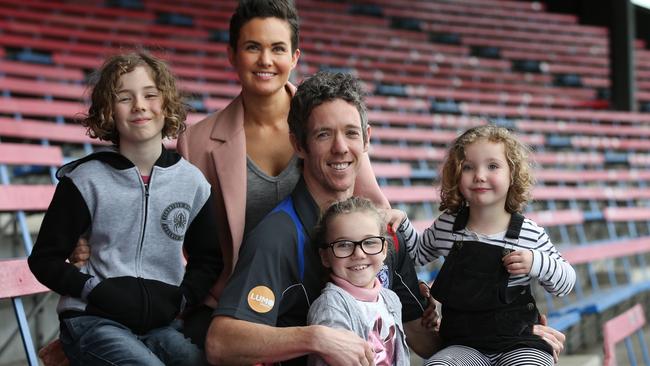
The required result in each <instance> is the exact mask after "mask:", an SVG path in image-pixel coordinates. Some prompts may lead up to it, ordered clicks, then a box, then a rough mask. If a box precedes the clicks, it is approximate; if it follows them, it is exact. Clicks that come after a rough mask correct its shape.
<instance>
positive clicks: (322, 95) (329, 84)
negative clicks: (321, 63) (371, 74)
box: [288, 71, 368, 151]
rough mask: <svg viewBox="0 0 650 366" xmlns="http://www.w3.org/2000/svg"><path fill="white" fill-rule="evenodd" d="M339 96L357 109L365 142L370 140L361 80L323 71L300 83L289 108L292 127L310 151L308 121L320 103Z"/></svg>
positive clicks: (343, 74) (344, 74)
mask: <svg viewBox="0 0 650 366" xmlns="http://www.w3.org/2000/svg"><path fill="white" fill-rule="evenodd" d="M336 99H342V100H344V101H346V102H348V103H350V104H352V105H353V106H354V107H355V108H356V109H357V111H358V112H359V117H360V119H361V130H362V132H363V141H364V143H367V142H368V112H367V110H366V103H365V101H364V92H363V88H362V87H361V82H359V80H358V79H357V78H355V77H354V76H352V75H350V74H346V73H340V72H336V73H333V72H327V71H319V72H317V73H316V74H314V75H313V76H311V77H310V78H308V79H306V80H304V81H303V82H302V83H301V84H300V85H299V86H298V89H297V90H296V94H295V95H294V96H293V98H291V108H290V109H289V117H288V120H289V130H290V132H291V133H292V134H293V135H294V136H295V137H296V140H297V141H298V143H299V144H300V146H301V147H302V148H303V149H305V150H306V151H309V148H308V147H307V128H308V126H307V123H308V121H309V116H310V115H311V112H312V111H313V110H314V108H316V107H318V106H319V105H321V104H323V103H325V102H329V101H333V100H336Z"/></svg>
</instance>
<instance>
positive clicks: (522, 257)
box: [503, 250, 533, 275]
mask: <svg viewBox="0 0 650 366" xmlns="http://www.w3.org/2000/svg"><path fill="white" fill-rule="evenodd" d="M503 266H504V267H506V270H507V271H508V273H510V274H514V275H526V274H529V273H530V269H531V268H532V267H533V252H531V251H530V250H515V251H514V252H512V253H510V254H508V255H506V256H505V257H503Z"/></svg>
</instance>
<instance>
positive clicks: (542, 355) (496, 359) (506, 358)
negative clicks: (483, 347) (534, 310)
mask: <svg viewBox="0 0 650 366" xmlns="http://www.w3.org/2000/svg"><path fill="white" fill-rule="evenodd" d="M424 365H425V366H524V365H525V366H553V356H551V355H550V354H548V353H547V352H544V351H540V350H538V349H535V348H519V349H515V350H512V351H509V352H504V353H488V354H483V353H481V352H479V351H477V350H475V349H474V348H470V347H465V346H449V347H447V348H444V349H443V350H441V351H440V352H438V353H436V354H435V355H433V356H432V357H431V358H430V359H428V360H427V361H426V362H425V363H424Z"/></svg>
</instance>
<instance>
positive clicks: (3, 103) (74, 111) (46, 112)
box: [0, 98, 85, 118]
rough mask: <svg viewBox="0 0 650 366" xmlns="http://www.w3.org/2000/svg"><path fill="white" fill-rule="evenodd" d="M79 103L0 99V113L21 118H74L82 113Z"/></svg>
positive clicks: (82, 108) (82, 109) (82, 107)
mask: <svg viewBox="0 0 650 366" xmlns="http://www.w3.org/2000/svg"><path fill="white" fill-rule="evenodd" d="M84 110H85V109H84V106H83V104H81V103H76V102H65V101H47V100H45V99H28V98H20V99H19V98H0V113H13V114H21V115H23V116H38V117H57V116H61V117H65V118H75V117H78V116H79V114H80V113H82V112H83V111H84Z"/></svg>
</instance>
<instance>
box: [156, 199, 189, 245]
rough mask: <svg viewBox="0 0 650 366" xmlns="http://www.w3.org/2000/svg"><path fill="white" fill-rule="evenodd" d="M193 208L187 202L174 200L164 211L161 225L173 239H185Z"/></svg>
mask: <svg viewBox="0 0 650 366" xmlns="http://www.w3.org/2000/svg"><path fill="white" fill-rule="evenodd" d="M191 209H192V208H191V207H190V205H188V204H187V203H185V202H174V203H172V204H171V205H169V206H167V208H166V209H165V210H164V211H163V213H162V216H161V217H160V225H161V226H162V229H163V231H164V232H165V234H167V236H169V237H170V238H172V239H173V240H183V237H184V236H185V230H186V229H187V225H188V222H189V220H190V210H191Z"/></svg>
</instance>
